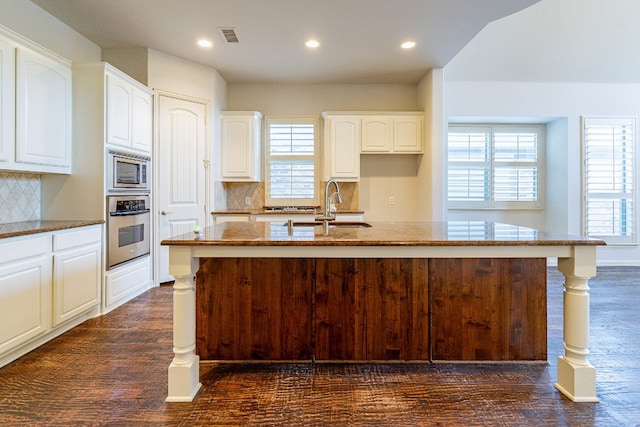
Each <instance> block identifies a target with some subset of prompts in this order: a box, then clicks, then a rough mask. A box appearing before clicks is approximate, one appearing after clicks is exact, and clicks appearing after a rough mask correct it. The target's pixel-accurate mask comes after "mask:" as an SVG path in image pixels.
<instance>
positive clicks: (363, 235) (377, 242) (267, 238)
mask: <svg viewBox="0 0 640 427" xmlns="http://www.w3.org/2000/svg"><path fill="white" fill-rule="evenodd" d="M368 224H370V225H371V227H367V228H361V227H330V229H329V231H328V233H327V234H326V235H325V233H324V230H323V227H322V226H294V227H291V229H289V227H287V224H286V223H283V222H226V223H221V224H215V225H213V226H211V227H207V228H205V229H203V230H202V234H201V236H200V237H196V235H195V234H194V233H187V234H182V235H179V236H175V237H171V238H169V239H165V240H163V241H162V242H161V244H162V245H164V246H567V245H571V246H597V245H605V242H604V241H602V240H597V239H591V238H587V237H582V236H572V235H565V234H558V233H549V232H545V231H541V230H536V229H533V228H528V227H521V226H517V225H510V224H502V223H493V222H485V221H448V222H368Z"/></svg>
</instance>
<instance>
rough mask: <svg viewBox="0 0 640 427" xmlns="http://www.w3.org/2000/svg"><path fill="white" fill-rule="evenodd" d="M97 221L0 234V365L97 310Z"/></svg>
mask: <svg viewBox="0 0 640 427" xmlns="http://www.w3.org/2000/svg"><path fill="white" fill-rule="evenodd" d="M101 266H102V225H95V226H89V227H80V228H74V229H69V230H64V231H60V232H51V233H42V234H37V235H35V236H23V237H14V238H7V239H2V240H0V307H1V309H0V366H4V365H6V364H7V363H9V362H11V361H13V360H15V359H17V358H18V357H20V356H22V355H23V354H26V353H28V352H29V351H31V350H33V349H35V348H37V347H38V346H40V345H42V344H44V343H45V342H47V341H49V340H51V339H53V338H55V337H56V336H58V335H60V334H62V333H64V332H66V331H68V330H69V329H71V328H73V327H74V326H77V325H79V324H80V323H82V322H84V321H85V320H87V319H89V318H91V317H95V316H97V315H99V314H100V289H101V284H102V279H101V277H102V268H101Z"/></svg>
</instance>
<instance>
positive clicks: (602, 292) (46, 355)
mask: <svg viewBox="0 0 640 427" xmlns="http://www.w3.org/2000/svg"><path fill="white" fill-rule="evenodd" d="M548 282H549V290H548V300H549V306H548V328H549V329H548V331H549V332H548V335H549V339H548V349H549V351H548V354H549V358H550V365H546V364H471V365H469V364H310V363H309V364H304V363H295V364H287V363H281V364H234V363H222V364H215V363H206V364H205V363H203V364H202V366H201V381H202V383H203V389H202V390H201V392H200V393H199V395H198V396H197V398H196V400H195V401H194V402H193V403H165V401H164V399H165V396H166V389H167V367H168V366H169V363H170V362H171V359H172V353H171V351H172V350H171V349H172V335H171V317H172V308H171V292H172V289H171V287H170V286H161V287H159V288H154V289H151V290H150V291H149V292H147V293H145V294H144V295H141V296H140V297H138V298H136V299H135V300H133V301H131V302H129V303H127V304H125V305H124V306H122V307H120V308H118V309H116V310H114V311H113V312H111V313H109V314H108V315H106V316H103V317H101V318H97V319H92V320H90V321H87V322H85V323H84V324H82V325H80V326H79V327H77V328H75V329H73V330H71V331H69V332H68V333H66V334H64V335H62V336H61V337H59V338H57V339H55V340H53V341H51V342H50V343H48V344H46V345H44V346H42V347H40V348H38V349H37V350H35V351H33V352H31V353H29V354H27V355H25V356H24V357H22V358H20V359H19V360H17V361H15V362H13V363H11V364H9V365H7V366H5V367H3V368H0V425H2V426H38V425H48V426H57V425H65V426H66V425H118V426H120V425H122V426H125V425H126V426H130V425H135V426H139V425H142V426H144V425H149V426H151V425H154V426H155V425H184V426H195V425H206V426H231V425H318V426H320V425H337V426H344V425H351V426H369V425H383V426H394V427H396V426H415V425H463V426H487V425H498V426H527V425H532V426H591V425H597V426H640V357H639V355H640V333H639V329H640V309H639V306H640V268H631V267H629V268H613V267H610V268H601V269H599V271H598V276H597V278H595V279H592V280H591V282H590V284H591V307H592V310H591V313H592V314H591V346H590V348H591V356H590V360H591V362H592V363H593V364H594V365H595V366H596V368H597V380H598V386H597V392H598V396H599V397H600V399H601V402H600V403H597V404H592V403H573V402H571V401H569V400H568V399H566V398H564V397H563V396H562V395H560V393H559V392H557V391H556V390H555V388H554V387H553V383H554V381H555V377H556V360H555V359H556V356H557V355H558V354H560V353H561V352H562V334H561V331H562V276H561V275H560V274H559V273H558V272H557V271H555V269H553V268H551V269H549V276H548ZM0 326H1V325H0Z"/></svg>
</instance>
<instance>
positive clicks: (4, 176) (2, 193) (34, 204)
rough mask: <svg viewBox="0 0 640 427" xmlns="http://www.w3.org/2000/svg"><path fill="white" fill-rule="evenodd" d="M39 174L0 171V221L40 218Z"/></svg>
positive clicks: (34, 219)
mask: <svg viewBox="0 0 640 427" xmlns="http://www.w3.org/2000/svg"><path fill="white" fill-rule="evenodd" d="M41 191H42V190H41V184H40V175H35V174H28V173H19V172H1V171H0V223H9V222H20V221H36V220H39V219H40V205H41Z"/></svg>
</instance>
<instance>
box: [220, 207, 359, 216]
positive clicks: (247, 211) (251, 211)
mask: <svg viewBox="0 0 640 427" xmlns="http://www.w3.org/2000/svg"><path fill="white" fill-rule="evenodd" d="M314 213H316V214H321V213H322V208H320V207H316V208H315V212H314V211H313V210H312V208H309V209H300V210H287V209H282V210H272V209H269V208H261V209H224V210H218V211H212V212H211V215H287V216H290V215H310V214H314ZM336 213H337V214H338V215H348V214H356V215H360V214H364V211H363V210H360V209H339V210H338V211H337V212H336Z"/></svg>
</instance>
